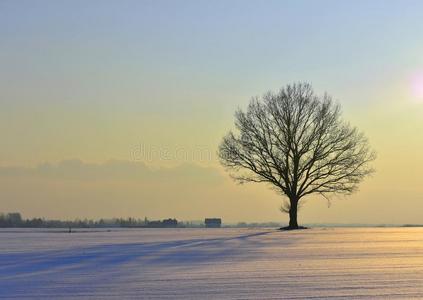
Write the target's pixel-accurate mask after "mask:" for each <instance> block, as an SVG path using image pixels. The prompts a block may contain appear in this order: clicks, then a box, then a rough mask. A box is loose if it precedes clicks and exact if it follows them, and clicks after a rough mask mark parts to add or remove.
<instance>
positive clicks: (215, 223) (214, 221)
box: [204, 218, 222, 228]
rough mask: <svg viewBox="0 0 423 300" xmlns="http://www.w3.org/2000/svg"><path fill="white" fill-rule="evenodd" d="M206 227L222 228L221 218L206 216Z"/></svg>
mask: <svg viewBox="0 0 423 300" xmlns="http://www.w3.org/2000/svg"><path fill="white" fill-rule="evenodd" d="M204 224H205V225H206V228H220V227H221V226H222V219H221V218H206V219H205V220H204Z"/></svg>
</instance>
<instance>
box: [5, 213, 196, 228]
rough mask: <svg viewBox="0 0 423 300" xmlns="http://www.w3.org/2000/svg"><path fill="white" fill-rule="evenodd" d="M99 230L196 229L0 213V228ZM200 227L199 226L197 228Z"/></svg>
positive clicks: (167, 223)
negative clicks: (29, 216) (48, 218)
mask: <svg viewBox="0 0 423 300" xmlns="http://www.w3.org/2000/svg"><path fill="white" fill-rule="evenodd" d="M11 227H16V228H100V227H140V228H144V227H145V228H170V227H196V225H195V224H193V223H190V222H178V220H176V219H164V220H154V221H150V220H148V219H147V218H144V219H136V218H126V219H124V218H113V219H99V220H88V219H84V220H79V219H76V220H73V221H62V220H46V219H44V218H32V219H23V218H22V216H21V214H20V213H6V214H4V213H0V228H11ZM198 227H201V226H198Z"/></svg>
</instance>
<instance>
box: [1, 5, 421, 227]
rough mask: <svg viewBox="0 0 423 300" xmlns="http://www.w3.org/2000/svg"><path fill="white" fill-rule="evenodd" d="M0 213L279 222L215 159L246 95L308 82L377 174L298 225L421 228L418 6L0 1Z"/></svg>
mask: <svg viewBox="0 0 423 300" xmlns="http://www.w3.org/2000/svg"><path fill="white" fill-rule="evenodd" d="M0 37H1V39H0V139H1V143H0V145H1V147H0V212H11V211H19V212H21V213H22V214H23V216H24V217H46V218H63V219H67V218H70V219H74V218H85V217H87V218H100V217H140V218H143V217H144V216H147V217H149V218H152V219H154V218H166V217H175V218H177V219H179V220H201V219H203V218H204V217H215V216H216V217H222V218H223V221H224V222H237V221H286V220H287V216H286V215H283V214H281V212H280V211H279V209H278V208H279V206H280V204H281V201H282V198H281V197H280V196H279V195H277V194H276V193H275V192H273V191H271V190H270V189H269V188H268V186H266V185H241V186H240V185H237V184H236V183H234V182H233V181H232V180H231V179H230V178H229V177H228V175H227V174H226V173H225V171H224V170H223V168H222V167H220V165H219V163H218V161H217V157H216V151H217V146H218V144H219V142H220V140H221V138H222V137H223V135H224V134H225V133H226V132H227V131H229V130H230V129H231V128H233V114H234V111H235V110H236V109H237V108H238V107H240V108H244V107H246V106H247V104H248V102H249V100H250V99H251V97H252V96H260V95H262V94H264V93H265V92H266V91H268V90H277V89H279V88H280V87H282V86H284V85H286V84H288V83H293V82H298V81H307V82H310V83H312V85H313V87H314V89H315V91H316V92H317V93H318V94H323V93H324V92H328V93H329V94H331V95H332V96H333V97H334V98H335V99H337V100H338V101H339V103H340V104H341V105H342V107H343V113H344V118H345V119H346V120H348V121H350V122H351V124H353V125H355V126H357V127H359V128H360V129H361V130H363V131H364V132H365V133H366V135H367V136H368V138H369V140H370V143H371V145H372V147H373V148H374V149H375V150H376V151H377V153H378V159H377V160H376V161H375V163H374V166H375V168H376V170H377V172H376V173H375V174H374V175H373V176H372V177H371V178H368V179H366V180H365V182H364V183H363V184H362V185H361V188H360V190H359V191H358V192H357V193H356V194H354V195H353V196H350V197H341V198H337V197H334V198H333V201H332V202H331V205H330V208H328V203H327V201H326V200H325V199H321V198H319V197H310V198H309V199H308V200H306V204H305V205H304V207H303V208H302V210H301V211H300V213H299V220H300V221H301V223H311V222H319V223H378V224H380V223H397V224H399V223H423V177H422V175H421V174H422V171H423V1H407V0H405V1H400V0H398V1H335V0H334V1H198V0H196V1H159V0H154V1H57V0H52V1H21V0H17V1H15V0H10V1H7V0H2V1H0Z"/></svg>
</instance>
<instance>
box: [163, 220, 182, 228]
mask: <svg viewBox="0 0 423 300" xmlns="http://www.w3.org/2000/svg"><path fill="white" fill-rule="evenodd" d="M162 226H163V227H177V226H178V221H177V220H176V219H165V220H163V221H162Z"/></svg>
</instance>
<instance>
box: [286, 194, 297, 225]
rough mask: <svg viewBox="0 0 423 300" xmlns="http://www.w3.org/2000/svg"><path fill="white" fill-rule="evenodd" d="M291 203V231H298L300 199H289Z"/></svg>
mask: <svg viewBox="0 0 423 300" xmlns="http://www.w3.org/2000/svg"><path fill="white" fill-rule="evenodd" d="M289 200H290V203H291V207H290V209H289V226H288V227H289V228H290V229H297V228H298V222H297V211H298V199H296V198H291V199H289Z"/></svg>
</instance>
